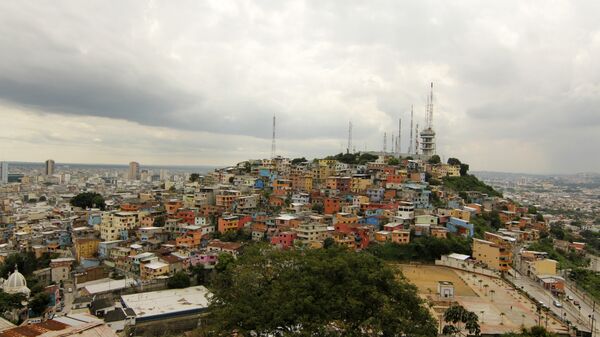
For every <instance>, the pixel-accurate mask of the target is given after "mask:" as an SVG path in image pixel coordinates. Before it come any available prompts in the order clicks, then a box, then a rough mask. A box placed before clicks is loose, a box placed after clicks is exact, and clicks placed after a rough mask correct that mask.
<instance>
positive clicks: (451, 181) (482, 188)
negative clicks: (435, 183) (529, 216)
mask: <svg viewBox="0 0 600 337" xmlns="http://www.w3.org/2000/svg"><path fill="white" fill-rule="evenodd" d="M443 183H444V186H446V187H447V188H449V189H451V190H453V191H455V192H457V193H460V192H469V191H476V192H481V193H485V194H487V195H489V196H494V197H501V196H502V193H500V192H498V191H496V190H495V189H494V188H493V187H492V186H490V185H487V184H485V183H484V182H483V181H481V180H479V179H477V177H476V176H474V175H472V174H466V175H464V176H460V177H446V178H444V179H443Z"/></svg>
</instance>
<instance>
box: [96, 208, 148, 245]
mask: <svg viewBox="0 0 600 337" xmlns="http://www.w3.org/2000/svg"><path fill="white" fill-rule="evenodd" d="M139 218H140V217H139V213H138V212H115V213H105V214H103V215H102V222H101V223H100V226H99V230H100V238H101V239H102V240H104V241H115V240H119V239H121V232H122V231H123V230H126V229H132V228H135V227H138V226H139Z"/></svg>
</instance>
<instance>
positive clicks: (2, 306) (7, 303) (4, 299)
mask: <svg viewBox="0 0 600 337" xmlns="http://www.w3.org/2000/svg"><path fill="white" fill-rule="evenodd" d="M25 300H26V297H25V295H24V294H21V293H16V294H9V293H5V292H4V291H0V313H4V312H6V311H11V310H13V309H20V308H22V307H23V304H22V302H24V301H25Z"/></svg>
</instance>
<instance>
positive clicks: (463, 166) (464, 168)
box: [460, 164, 469, 177]
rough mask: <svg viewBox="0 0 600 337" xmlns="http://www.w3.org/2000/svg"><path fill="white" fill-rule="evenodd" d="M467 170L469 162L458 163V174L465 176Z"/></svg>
mask: <svg viewBox="0 0 600 337" xmlns="http://www.w3.org/2000/svg"><path fill="white" fill-rule="evenodd" d="M468 172H469V164H460V175H461V176H463V177H464V176H466V175H467V173H468Z"/></svg>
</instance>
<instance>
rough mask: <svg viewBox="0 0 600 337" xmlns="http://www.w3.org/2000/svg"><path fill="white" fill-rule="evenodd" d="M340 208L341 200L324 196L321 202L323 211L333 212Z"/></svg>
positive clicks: (326, 212)
mask: <svg viewBox="0 0 600 337" xmlns="http://www.w3.org/2000/svg"><path fill="white" fill-rule="evenodd" d="M341 209H342V205H341V201H340V199H338V198H325V200H324V203H323V213H325V214H335V213H337V212H339V211H340V210H341Z"/></svg>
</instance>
